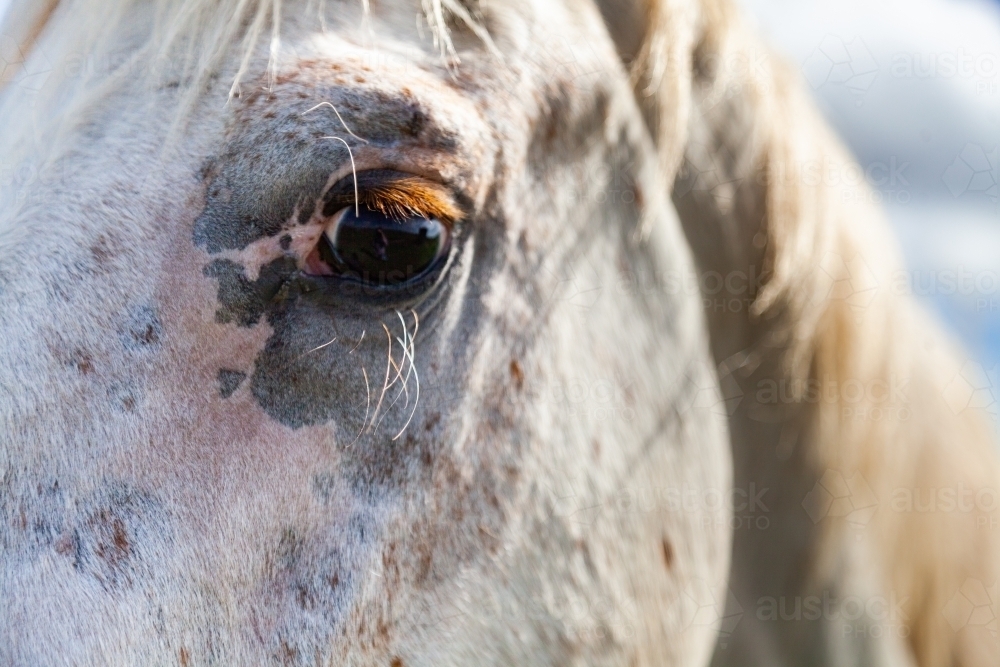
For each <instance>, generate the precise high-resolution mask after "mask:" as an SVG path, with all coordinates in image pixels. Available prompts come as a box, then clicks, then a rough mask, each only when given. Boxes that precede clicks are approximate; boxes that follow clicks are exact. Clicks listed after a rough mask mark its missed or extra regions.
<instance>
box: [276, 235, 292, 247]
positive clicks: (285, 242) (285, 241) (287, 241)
mask: <svg viewBox="0 0 1000 667" xmlns="http://www.w3.org/2000/svg"><path fill="white" fill-rule="evenodd" d="M278 243H279V244H280V245H281V249H282V250H288V249H289V248H291V247H292V237H291V236H289V235H288V234H285V235H284V236H282V237H281V241H279V242H278Z"/></svg>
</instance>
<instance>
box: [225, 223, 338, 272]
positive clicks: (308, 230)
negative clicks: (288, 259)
mask: <svg viewBox="0 0 1000 667" xmlns="http://www.w3.org/2000/svg"><path fill="white" fill-rule="evenodd" d="M335 219H336V214H334V215H333V216H331V217H326V216H324V215H323V214H322V212H321V211H317V212H315V213H313V215H312V217H311V218H309V220H308V221H307V222H306V223H305V224H304V225H303V224H299V222H298V211H296V212H295V213H293V214H292V216H291V218H290V219H289V220H287V221H286V222H285V224H284V225H283V226H282V229H281V231H280V232H279V233H278V234H276V235H274V236H269V237H267V238H263V239H259V240H257V241H254V242H253V243H251V244H250V245H248V246H247V247H246V248H244V249H243V250H229V251H226V252H223V253H220V254H219V255H218V256H219V257H222V258H223V259H228V260H231V261H233V262H237V263H238V264H242V265H243V266H244V268H245V270H246V276H247V278H248V279H249V280H256V279H257V278H258V276H260V270H261V268H262V267H264V266H266V265H267V264H269V263H270V262H272V261H274V260H275V259H278V258H279V257H282V256H287V255H292V256H294V257H296V258H297V261H298V265H299V268H300V269H301V270H303V271H305V272H306V273H308V274H310V275H314V276H329V275H333V272H332V271H331V270H330V268H329V267H328V266H327V265H326V264H325V263H324V262H323V260H322V259H320V256H319V251H318V249H317V245H318V244H319V240H320V237H321V236H322V235H323V233H324V232H325V231H326V230H327V228H328V227H329V226H330V224H331V223H332V221H333V220H335ZM286 236H287V237H290V238H291V243H289V245H288V249H287V250H286V249H283V248H282V247H281V240H282V239H283V238H284V237H286Z"/></svg>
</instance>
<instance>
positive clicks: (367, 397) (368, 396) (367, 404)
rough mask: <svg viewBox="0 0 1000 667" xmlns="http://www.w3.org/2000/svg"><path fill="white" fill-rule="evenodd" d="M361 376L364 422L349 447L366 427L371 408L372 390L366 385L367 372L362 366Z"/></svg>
mask: <svg viewBox="0 0 1000 667" xmlns="http://www.w3.org/2000/svg"><path fill="white" fill-rule="evenodd" d="M361 374H362V375H364V376H365V420H364V421H363V422H362V423H361V430H360V431H358V434H357V435H356V436H355V437H354V442H352V443H351V447H353V446H354V443H356V442H357V441H358V438H360V437H361V434H362V433H364V432H365V427H366V426H368V410H369V408H371V406H372V390H371V387H370V386H369V384H368V371H366V370H365V365H364V364H361Z"/></svg>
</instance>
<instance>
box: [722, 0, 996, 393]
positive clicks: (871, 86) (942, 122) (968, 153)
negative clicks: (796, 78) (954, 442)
mask: <svg viewBox="0 0 1000 667" xmlns="http://www.w3.org/2000/svg"><path fill="white" fill-rule="evenodd" d="M740 2H741V3H742V5H743V6H744V10H745V12H746V13H747V14H748V15H749V16H750V18H751V19H752V20H753V21H754V22H755V23H756V25H757V27H758V29H759V30H760V31H761V32H762V33H763V34H764V35H765V37H766V38H767V39H768V40H769V41H770V43H771V45H772V46H773V47H774V48H776V49H777V50H778V51H780V52H781V53H783V54H784V55H785V56H786V57H787V58H789V59H790V60H791V61H792V62H793V63H794V64H796V65H798V66H799V67H800V68H801V72H802V75H803V77H804V78H805V80H806V81H807V82H808V85H809V88H810V89H811V90H812V92H813V95H814V96H815V99H816V102H817V103H818V105H819V108H820V109H821V110H822V112H823V113H824V114H825V115H826V118H827V119H828V120H829V122H830V123H831V124H832V125H833V126H834V127H835V128H836V129H837V131H838V132H839V133H840V136H841V137H842V139H843V141H844V142H845V143H846V144H847V145H848V147H849V148H850V149H851V150H852V151H853V152H854V155H855V157H856V158H857V160H858V161H859V163H860V165H861V167H862V170H863V174H861V173H859V174H858V177H859V178H864V179H865V180H867V181H868V183H869V184H870V185H871V187H872V188H874V189H875V191H876V199H878V200H880V201H881V203H882V205H883V208H884V209H885V211H886V213H887V215H888V217H889V219H890V221H891V222H892V224H893V226H894V228H895V229H896V232H897V234H898V236H899V239H900V242H901V245H902V248H903V251H904V253H905V256H906V260H907V263H908V276H907V278H908V279H909V280H910V281H911V284H912V289H913V291H914V292H915V293H916V294H917V296H918V297H919V298H921V299H922V300H924V301H925V302H926V303H927V304H928V305H929V307H930V308H932V309H933V310H934V311H936V312H937V313H938V315H939V316H940V317H941V319H943V320H944V321H945V323H946V324H947V326H948V327H949V328H950V329H951V330H952V331H953V332H954V334H955V335H956V336H957V337H958V338H960V339H961V340H962V341H963V342H964V344H965V346H966V348H967V349H968V351H969V352H970V353H971V354H972V356H973V358H974V359H975V360H976V362H977V364H978V366H977V368H976V369H974V372H975V374H978V375H981V381H985V382H988V383H989V387H990V392H991V393H992V395H993V401H994V404H993V406H992V407H993V408H994V409H995V408H996V407H997V402H998V401H1000V200H998V194H1000V193H998V182H1000V160H998V144H1000V1H998V0H740Z"/></svg>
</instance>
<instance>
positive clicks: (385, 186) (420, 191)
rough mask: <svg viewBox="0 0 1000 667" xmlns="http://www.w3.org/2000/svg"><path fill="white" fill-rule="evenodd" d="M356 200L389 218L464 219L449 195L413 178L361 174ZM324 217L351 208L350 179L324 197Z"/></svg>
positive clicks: (379, 172)
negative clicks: (346, 207)
mask: <svg viewBox="0 0 1000 667" xmlns="http://www.w3.org/2000/svg"><path fill="white" fill-rule="evenodd" d="M357 179H358V200H359V203H360V204H363V205H365V206H367V207H369V208H371V209H374V210H376V211H379V212H380V213H382V214H383V215H385V216H387V217H391V218H397V219H400V218H407V217H410V216H422V217H426V218H436V219H438V220H441V221H442V222H445V223H447V224H453V223H455V222H458V221H460V220H461V219H462V218H463V217H464V215H463V213H462V209H461V208H460V207H459V206H458V203H457V202H456V201H455V196H454V195H453V194H452V193H451V191H450V190H449V189H448V188H447V187H445V186H444V185H441V184H440V183H435V182H434V181H431V180H428V179H426V178H421V177H419V176H414V175H413V174H405V173H402V172H392V171H383V170H372V171H367V172H360V173H358V174H357ZM325 201H326V203H325V206H324V210H323V213H324V215H327V216H329V215H333V214H334V213H335V212H336V211H337V210H339V209H341V208H343V207H345V206H349V205H352V204H354V190H353V180H352V177H349V178H347V179H346V180H344V181H341V182H340V183H338V184H337V185H335V186H334V187H333V188H331V190H330V191H329V192H328V193H327V195H326V197H325Z"/></svg>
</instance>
